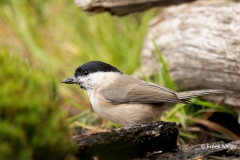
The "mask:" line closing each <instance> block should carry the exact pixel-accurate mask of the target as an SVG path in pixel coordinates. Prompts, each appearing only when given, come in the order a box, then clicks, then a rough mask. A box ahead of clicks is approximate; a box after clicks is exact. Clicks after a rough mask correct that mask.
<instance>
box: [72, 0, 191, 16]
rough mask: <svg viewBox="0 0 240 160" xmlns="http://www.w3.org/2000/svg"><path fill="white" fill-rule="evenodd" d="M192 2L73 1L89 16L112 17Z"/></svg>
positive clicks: (143, 0)
mask: <svg viewBox="0 0 240 160" xmlns="http://www.w3.org/2000/svg"><path fill="white" fill-rule="evenodd" d="M193 1H195V0H101V1H99V0H75V3H76V5H77V6H79V7H81V8H82V10H84V11H86V12H88V13H90V14H97V13H101V12H109V13H111V14H112V15H117V16H123V15H127V14H129V13H133V12H142V11H144V10H147V9H149V8H153V7H159V6H169V5H178V4H181V3H187V2H193Z"/></svg>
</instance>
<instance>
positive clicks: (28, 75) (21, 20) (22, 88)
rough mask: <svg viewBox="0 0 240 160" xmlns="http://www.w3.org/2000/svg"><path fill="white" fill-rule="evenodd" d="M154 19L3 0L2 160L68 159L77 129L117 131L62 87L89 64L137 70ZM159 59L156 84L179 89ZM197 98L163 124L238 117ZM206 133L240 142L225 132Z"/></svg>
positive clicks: (38, 0)
mask: <svg viewBox="0 0 240 160" xmlns="http://www.w3.org/2000/svg"><path fill="white" fill-rule="evenodd" d="M155 14H156V13H155V11H154V10H150V11H146V12H144V13H141V14H131V15H128V16H125V17H122V18H117V17H112V16H110V15H109V14H108V13H103V14H99V15H95V16H89V15H87V14H86V13H85V12H83V11H81V10H80V9H79V8H77V7H76V5H75V4H74V2H73V0H65V1H63V0H54V1H53V0H21V1H18V0H0V28H1V29H0V82H1V87H0V159H14V160H16V159H24V160H26V159H69V158H72V157H71V154H72V153H73V152H74V151H75V149H76V146H75V145H74V144H72V143H71V142H70V140H71V135H73V134H74V133H75V134H76V132H73V130H72V129H71V128H75V127H76V126H80V127H81V128H86V129H90V130H95V129H97V128H99V126H100V125H101V124H105V125H103V127H100V130H103V129H108V128H109V127H117V125H114V124H111V123H106V122H105V121H104V120H102V119H101V118H99V116H98V115H97V114H95V113H94V112H92V110H91V105H90V103H89V100H88V97H87V96H86V95H85V94H84V92H83V91H81V90H80V89H79V87H78V86H76V85H65V84H61V83H60V82H61V81H62V80H63V79H65V78H67V77H69V76H71V75H72V74H73V73H74V71H75V69H76V68H77V67H78V66H79V65H81V64H83V63H86V62H88V61H91V60H100V61H104V62H107V63H110V64H112V65H114V66H116V67H117V68H119V69H120V70H121V71H122V72H124V73H127V74H132V73H133V72H134V71H135V70H136V69H137V68H138V67H139V59H140V58H139V56H140V52H141V47H142V43H143V40H144V37H145V35H146V32H147V27H148V22H149V20H150V19H151V18H153V17H154V15H155ZM159 58H160V60H161V62H162V63H163V64H164V67H163V69H162V70H161V72H160V74H156V75H154V77H155V78H153V79H154V81H155V82H156V83H159V84H162V85H164V84H165V85H166V86H167V87H170V88H174V84H173V83H172V82H171V78H170V76H169V73H168V72H167V63H165V62H164V61H163V59H162V58H161V54H160V51H159ZM146 80H152V79H149V78H146ZM193 101H194V103H195V107H191V106H186V105H181V104H179V105H176V106H175V107H174V108H173V110H171V111H170V112H167V113H166V114H165V115H164V116H163V118H162V120H167V121H176V122H177V123H178V124H181V126H182V128H183V129H186V128H187V126H190V125H192V124H194V123H200V122H197V120H196V119H197V118H200V117H201V115H202V113H205V112H206V113H209V112H211V113H212V112H216V111H218V112H227V113H229V114H230V115H233V116H235V117H236V114H235V113H234V112H232V111H230V110H229V109H227V108H225V107H224V106H219V105H217V104H211V103H209V102H204V101H200V100H198V99H194V100H193ZM202 106H203V107H202ZM198 109H200V110H198ZM197 110H198V111H197ZM186 116H194V117H195V119H192V120H189V119H188V120H187V118H186ZM201 122H202V121H201ZM214 130H215V131H217V130H218V128H214ZM180 131H181V132H180V135H182V136H186V137H188V138H196V136H195V135H194V134H191V133H187V132H185V131H184V130H180ZM225 131H226V130H225ZM227 131H228V130H227ZM205 134H210V135H211V136H216V137H220V138H225V139H228V140H229V139H230V140H232V139H234V138H233V137H229V135H228V134H225V135H224V132H223V131H221V132H220V134H219V133H218V134H217V133H212V132H211V131H209V132H207V133H206V132H205ZM180 140H181V139H180ZM181 142H183V141H181Z"/></svg>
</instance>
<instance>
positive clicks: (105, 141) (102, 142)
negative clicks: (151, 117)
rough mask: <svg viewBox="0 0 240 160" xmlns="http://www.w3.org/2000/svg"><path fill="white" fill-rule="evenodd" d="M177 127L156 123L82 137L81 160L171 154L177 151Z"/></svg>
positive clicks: (166, 123) (80, 144)
mask: <svg viewBox="0 0 240 160" xmlns="http://www.w3.org/2000/svg"><path fill="white" fill-rule="evenodd" d="M177 136H178V129H177V125H176V123H170V122H156V123H145V124H140V125H135V126H132V127H125V128H121V129H117V130H113V131H109V132H102V133H95V134H92V135H89V136H86V135H80V136H76V137H75V138H74V141H75V142H77V145H78V146H79V147H78V153H77V157H79V158H80V159H93V157H94V156H95V157H98V158H99V159H130V158H138V157H144V156H145V154H146V153H147V152H152V151H159V150H162V151H171V150H173V149H176V148H177Z"/></svg>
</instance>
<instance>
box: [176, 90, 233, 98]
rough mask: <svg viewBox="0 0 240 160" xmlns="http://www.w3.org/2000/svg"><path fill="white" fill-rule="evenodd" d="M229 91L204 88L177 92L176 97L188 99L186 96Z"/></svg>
mask: <svg viewBox="0 0 240 160" xmlns="http://www.w3.org/2000/svg"><path fill="white" fill-rule="evenodd" d="M231 92H232V91H228V90H216V89H205V90H196V91H186V92H179V93H177V97H178V98H179V99H188V98H193V97H198V96H205V95H210V94H226V93H231Z"/></svg>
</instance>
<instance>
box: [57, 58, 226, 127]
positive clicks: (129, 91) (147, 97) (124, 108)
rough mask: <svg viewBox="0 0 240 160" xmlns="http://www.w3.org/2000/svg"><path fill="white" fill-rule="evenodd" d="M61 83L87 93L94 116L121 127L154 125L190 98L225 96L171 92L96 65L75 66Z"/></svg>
mask: <svg viewBox="0 0 240 160" xmlns="http://www.w3.org/2000/svg"><path fill="white" fill-rule="evenodd" d="M62 83H67V84H78V85H79V86H80V87H81V88H82V89H83V90H84V91H85V92H86V93H87V95H88V97H89V99H90V102H91V104H92V108H93V110H94V111H95V112H97V113H98V114H99V115H100V116H101V117H103V118H105V119H107V120H110V121H112V122H115V123H118V124H120V125H121V126H131V125H135V124H140V123H144V122H150V121H154V120H155V119H157V118H158V117H159V116H160V115H161V114H162V112H163V111H165V110H166V109H169V108H170V107H171V106H172V105H170V104H171V103H188V99H189V98H192V97H197V96H204V95H209V94H219V93H228V92H229V91H226V90H214V89H207V90H196V91H187V92H175V91H173V90H170V89H168V88H166V87H162V86H159V85H157V84H154V83H151V82H146V81H143V80H141V79H138V78H135V77H132V76H129V75H126V74H124V73H122V72H121V71H119V70H118V69H117V68H115V67H113V66H111V65H109V64H107V63H104V62H100V61H91V62H88V63H85V64H83V65H81V66H79V67H78V68H77V69H76V71H75V73H74V75H73V76H71V77H69V78H67V79H65V80H64V81H62Z"/></svg>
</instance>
